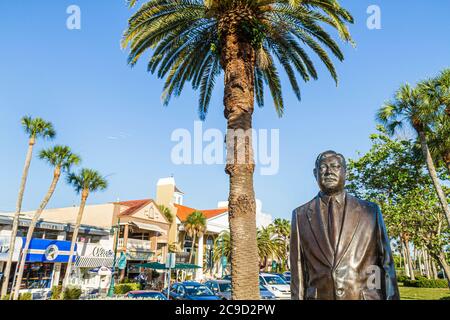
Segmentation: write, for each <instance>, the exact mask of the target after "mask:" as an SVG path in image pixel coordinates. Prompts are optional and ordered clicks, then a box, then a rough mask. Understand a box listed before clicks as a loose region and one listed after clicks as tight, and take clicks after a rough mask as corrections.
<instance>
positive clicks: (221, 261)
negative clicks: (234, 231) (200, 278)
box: [220, 233, 224, 279]
mask: <svg viewBox="0 0 450 320" xmlns="http://www.w3.org/2000/svg"><path fill="white" fill-rule="evenodd" d="M220 243H221V244H222V256H221V257H220V264H221V265H222V268H221V269H222V279H223V271H224V270H223V233H222V234H221V239H220Z"/></svg>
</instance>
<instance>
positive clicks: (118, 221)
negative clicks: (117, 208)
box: [108, 218, 120, 297]
mask: <svg viewBox="0 0 450 320" xmlns="http://www.w3.org/2000/svg"><path fill="white" fill-rule="evenodd" d="M113 229H117V234H116V232H115V231H114V235H115V241H114V242H115V244H114V260H113V267H112V270H113V272H112V274H111V283H110V285H109V290H108V297H112V296H114V275H115V274H116V259H117V245H118V242H119V236H120V218H119V219H118V220H117V225H116V226H114V227H113Z"/></svg>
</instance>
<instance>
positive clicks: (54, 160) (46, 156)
mask: <svg viewBox="0 0 450 320" xmlns="http://www.w3.org/2000/svg"><path fill="white" fill-rule="evenodd" d="M39 158H40V159H42V160H45V161H46V162H48V163H49V164H50V165H51V166H52V167H53V168H54V169H53V179H52V182H51V184H50V187H49V188H48V191H47V194H46V195H45V196H44V199H43V200H42V202H41V205H40V206H39V208H38V209H37V210H36V212H35V213H34V216H33V218H32V220H31V224H30V226H29V228H28V232H27V238H26V242H25V246H24V248H23V250H22V256H21V260H20V266H19V270H18V273H17V280H16V286H15V289H14V300H17V299H18V298H19V290H20V285H21V283H22V276H23V271H24V267H25V261H26V257H27V254H28V248H29V247H30V242H31V238H32V237H33V232H34V229H35V228H36V224H37V222H38V220H39V218H40V216H41V213H42V211H44V209H45V207H46V206H47V204H48V202H49V201H50V198H51V197H52V195H53V192H54V191H55V189H56V185H57V184H58V181H59V178H60V177H61V173H62V172H69V170H70V168H71V167H72V166H73V165H77V164H79V163H80V161H81V159H80V157H79V156H78V155H76V154H74V153H72V150H70V148H69V147H67V146H60V145H57V146H54V147H52V148H49V149H45V150H41V152H40V153H39Z"/></svg>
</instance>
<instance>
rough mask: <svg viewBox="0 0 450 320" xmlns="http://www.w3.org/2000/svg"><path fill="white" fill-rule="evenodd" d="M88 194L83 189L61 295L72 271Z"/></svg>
mask: <svg viewBox="0 0 450 320" xmlns="http://www.w3.org/2000/svg"><path fill="white" fill-rule="evenodd" d="M88 196H89V191H88V190H83V192H82V194H81V203H80V209H79V210H78V216H77V221H76V224H75V229H74V230H73V235H72V241H71V243H70V253H69V260H68V261H67V267H66V274H65V275H64V281H63V285H62V290H61V296H63V295H64V291H65V289H66V287H67V285H68V284H69V278H70V273H71V272H72V259H73V255H74V251H75V243H76V242H77V238H78V232H79V230H80V225H81V219H83V213H84V207H85V206H86V200H87V198H88Z"/></svg>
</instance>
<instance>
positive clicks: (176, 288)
mask: <svg viewBox="0 0 450 320" xmlns="http://www.w3.org/2000/svg"><path fill="white" fill-rule="evenodd" d="M163 292H167V291H163ZM169 297H170V299H171V300H221V298H220V297H219V296H216V295H215V294H214V293H213V292H212V291H211V289H209V288H208V287H207V286H205V285H204V284H201V283H198V282H195V281H185V282H178V283H174V284H173V285H172V286H171V287H170V292H169Z"/></svg>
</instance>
